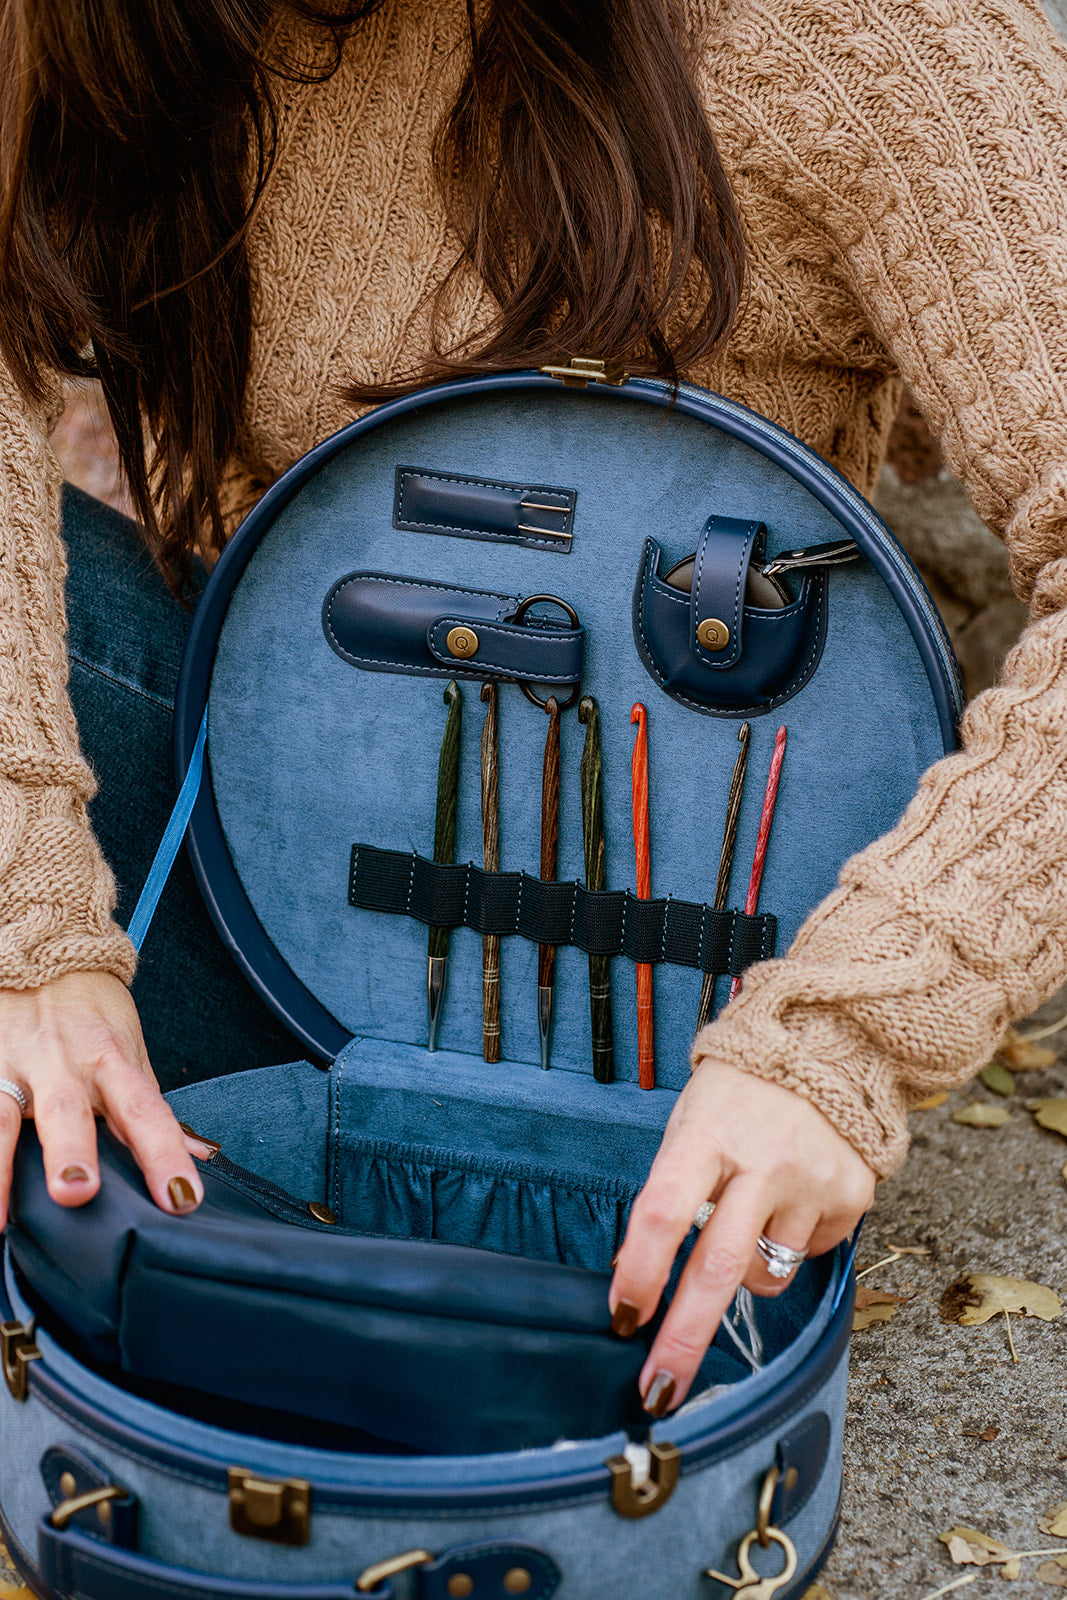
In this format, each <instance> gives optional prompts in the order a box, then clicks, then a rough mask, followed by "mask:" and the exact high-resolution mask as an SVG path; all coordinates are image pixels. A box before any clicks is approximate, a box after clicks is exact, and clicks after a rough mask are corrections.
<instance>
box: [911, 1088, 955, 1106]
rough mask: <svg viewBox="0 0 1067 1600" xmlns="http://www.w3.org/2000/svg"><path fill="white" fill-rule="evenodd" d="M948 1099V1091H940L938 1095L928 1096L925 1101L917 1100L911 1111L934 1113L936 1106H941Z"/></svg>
mask: <svg viewBox="0 0 1067 1600" xmlns="http://www.w3.org/2000/svg"><path fill="white" fill-rule="evenodd" d="M947 1099H948V1090H947V1089H942V1090H941V1091H940V1093H939V1094H928V1095H927V1097H926V1099H925V1100H919V1101H918V1102H917V1103H916V1104H915V1105H913V1106H912V1108H911V1109H912V1110H913V1111H936V1110H937V1108H938V1106H943V1105H944V1103H945V1101H946V1100H947Z"/></svg>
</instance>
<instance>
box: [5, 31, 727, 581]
mask: <svg viewBox="0 0 1067 1600" xmlns="http://www.w3.org/2000/svg"><path fill="white" fill-rule="evenodd" d="M380 3H381V0H348V3H345V0H322V3H320V4H315V3H313V0H127V3H120V0H48V4H40V3H37V0H0V60H6V61H7V62H8V63H9V65H8V69H7V71H6V72H5V74H4V78H3V82H2V84H0V184H2V191H0V352H2V354H3V356H4V358H5V360H6V361H7V363H8V365H9V367H10V369H11V370H12V372H13V374H14V375H15V377H16V379H17V381H18V382H19V384H20V386H21V388H22V389H23V391H24V392H25V393H26V394H27V396H28V397H31V398H34V397H36V398H40V396H41V395H42V394H43V392H44V389H45V381H46V380H45V377H44V374H45V372H46V370H48V369H52V370H55V371H58V372H61V373H66V374H93V373H95V374H97V375H99V377H100V379H101V382H102V385H103V391H104V396H105V399H106V402H107V406H108V410H109V412H110V415H111V419H112V422H113V425H114V428H115V433H116V436H117V439H118V445H119V450H120V453H121V456H122V463H123V467H124V470H125V473H126V476H127V479H128V482H129V487H130V491H131V494H132V497H133V501H134V504H135V506H136V509H137V512H138V515H139V517H140V519H141V521H142V524H143V527H144V529H145V537H146V539H147V542H148V545H149V548H150V549H151V550H152V553H153V555H154V556H155V559H156V560H157V562H158V563H159V565H160V567H161V569H162V571H163V573H164V574H165V576H166V577H167V580H168V582H169V583H170V584H171V585H172V587H174V588H175V589H179V588H181V586H182V585H183V584H184V583H185V582H186V581H187V579H188V576H189V571H190V564H191V560H192V555H193V552H194V550H195V549H196V547H197V542H198V540H199V541H201V542H202V544H203V545H205V546H207V547H209V548H213V549H220V548H221V546H222V543H223V540H224V531H223V526H222V517H221V512H220V507H219V492H218V486H219V482H220V479H221V475H222V470H223V468H224V466H225V463H226V461H227V458H228V457H229V455H230V453H231V451H232V449H233V446H234V443H235V440H236V438H237V431H238V423H239V418H240V411H241V404H242V399H243V393H244V387H245V382H246V379H247V373H248V362H249V346H250V339H251V305H250V288H249V263H248V255H247V248H246V237H247V228H248V221H249V217H250V215H251V212H252V210H253V208H254V206H255V205H256V203H257V201H258V199H259V196H260V195H261V193H262V190H263V185H264V182H265V180H266V176H267V174H268V172H269V170H270V165H271V162H272V159H273V155H274V145H275V120H274V102H273V96H272V88H273V84H274V82H275V81H276V80H277V79H278V78H279V77H289V78H296V79H300V80H302V81H316V80H319V79H324V78H326V77H328V76H329V74H330V73H331V72H332V71H333V70H335V68H336V65H337V62H338V60H339V57H340V51H341V49H342V47H343V41H344V36H345V34H346V32H347V31H348V30H350V29H351V28H352V27H353V26H354V25H356V24H358V23H359V22H360V21H361V20H362V19H363V18H365V17H366V16H368V15H369V14H370V13H371V12H372V11H374V10H376V9H377V7H378V5H379V4H380ZM673 3H674V0H483V3H482V4H481V5H480V6H479V5H476V4H475V0H467V10H468V17H469V25H470V39H471V56H470V65H469V69H468V71H467V74H466V77H465V80H464V82H463V84H462V87H461V88H460V91H459V94H458V96H457V99H456V103H455V105H454V107H453V108H452V111H451V113H450V114H449V116H448V117H447V118H446V119H445V120H444V122H443V123H442V125H441V128H440V129H439V130H438V134H437V139H436V143H435V162H436V167H437V175H438V180H439V184H440V187H441V191H442V194H443V196H444V198H445V203H446V205H447V209H448V215H449V218H450V221H451V222H452V225H453V227H454V229H455V231H456V233H457V234H458V236H459V238H460V240H461V242H462V255H461V257H460V258H459V259H458V260H457V262H456V265H455V267H454V268H453V272H452V274H451V275H450V278H449V279H448V280H446V282H445V284H444V285H443V286H442V287H441V290H440V291H439V298H438V305H439V306H440V305H442V304H443V303H444V299H445V297H446V296H447V294H448V293H449V290H450V288H451V287H452V285H453V281H454V278H455V275H456V273H457V272H458V271H459V270H460V269H461V268H462V267H463V265H464V263H467V264H469V265H471V266H473V268H474V269H475V271H476V272H478V273H479V274H480V275H481V278H482V280H483V281H484V283H485V284H486V286H487V288H488V289H489V290H490V292H491V293H492V295H493V296H494V297H495V299H496V301H497V304H498V306H499V313H498V315H497V317H496V319H495V321H494V323H493V325H492V326H491V327H490V328H487V329H485V330H483V332H482V334H481V335H480V336H479V338H478V339H477V340H476V341H472V342H471V343H470V344H469V345H468V346H467V347H465V348H463V349H461V350H446V349H442V348H440V347H439V344H438V342H437V341H435V348H434V349H432V350H430V351H428V352H427V353H426V361H425V363H424V364H423V365H422V366H421V367H420V369H419V371H418V372H412V373H409V374H406V375H405V376H404V377H403V379H402V380H401V381H399V382H397V383H395V384H393V385H385V386H381V385H379V386H374V387H370V386H363V385H353V386H352V388H351V389H350V390H349V394H350V397H351V398H352V399H353V400H355V401H361V402H365V401H367V400H377V399H381V398H383V397H385V396H386V395H387V394H389V393H395V392H398V391H399V390H401V389H403V388H405V387H411V386H412V385H413V384H414V383H416V382H418V381H425V380H426V379H428V378H433V377H436V376H441V375H443V374H445V373H455V372H464V371H473V370H485V369H486V368H498V369H505V368H514V367H520V366H529V365H541V364H543V363H545V362H547V361H549V360H552V359H554V358H560V357H561V356H562V357H563V358H564V359H565V358H566V355H567V353H573V354H592V355H598V356H602V357H606V358H611V359H617V360H622V361H625V362H626V363H627V364H628V365H629V366H630V367H631V369H633V370H637V371H644V372H652V373H657V374H660V375H662V376H665V377H668V378H670V379H672V380H673V379H675V378H676V376H677V372H678V369H679V368H681V367H685V366H686V365H688V364H689V363H691V362H692V361H694V360H696V359H697V358H698V357H701V356H704V355H706V354H707V353H708V352H709V351H711V350H713V349H715V348H717V347H718V346H719V345H720V344H721V343H722V341H723V340H724V339H725V337H726V335H727V334H728V332H729V329H730V327H731V324H732V322H733V319H734V317H735V315H736V310H737V305H738V300H739V296H740V291H741V284H742V280H743V275H744V248H743V244H742V239H741V230H740V225H739V222H738V219H737V214H736V211H735V209H734V205H733V200H732V198H731V195H730V191H729V186H728V184H727V181H726V177H725V174H724V172H723V169H722V165H721V162H720V160H719V157H718V153H717V151H716V149H715V144H714V140H713V138H712V134H711V130H710V128H709V126H708V123H707V119H706V117H705V116H704V113H703V110H702V108H701V105H700V102H699V100H698V98H697V95H696V91H695V89H694V86H693V81H692V76H691V60H692V51H691V41H690V40H689V39H688V38H687V36H686V34H685V30H684V28H683V27H682V24H681V22H680V19H679V17H678V16H677V15H676V14H675V13H674V11H673ZM280 12H288V13H290V14H293V15H295V16H296V17H298V18H300V19H302V20H303V21H304V22H305V23H306V24H308V26H307V27H306V28H305V29H304V30H302V36H303V37H304V38H305V39H306V40H307V45H306V54H307V59H298V60H294V59H281V58H279V57H278V56H277V55H276V54H274V53H273V52H272V49H271V47H270V45H269V44H268V43H266V42H265V41H267V40H269V39H270V38H271V37H272V36H273V33H272V30H271V24H272V22H273V20H274V18H275V17H276V15H277V14H278V13H280ZM250 172H251V174H252V178H251V182H250V180H249V173H250ZM700 279H703V281H702V282H701V281H700ZM146 447H147V448H146Z"/></svg>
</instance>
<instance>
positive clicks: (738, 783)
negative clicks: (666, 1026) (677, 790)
mask: <svg viewBox="0 0 1067 1600" xmlns="http://www.w3.org/2000/svg"><path fill="white" fill-rule="evenodd" d="M751 735H752V727H751V725H750V724H749V723H747V722H742V724H741V726H740V728H738V730H737V737H738V740H739V741H740V744H741V748H740V750H739V751H738V752H737V760H736V761H735V762H734V773H733V777H732V778H731V779H730V793H729V795H728V796H727V799H726V825H725V827H724V828H723V831H722V849H721V850H720V852H719V876H718V878H717V879H716V880H715V899H714V901H713V902H712V910H713V911H723V910H725V908H726V902H727V900H728V898H729V895H730V869H731V868H732V866H733V864H734V846H735V845H736V843H737V819H738V817H739V816H740V814H741V795H742V792H743V790H744V787H745V772H746V770H747V768H748V742H749V739H750V737H751ZM714 1004H715V973H714V972H705V974H704V981H703V983H702V984H701V986H700V1009H699V1011H698V1012H697V1032H698V1033H699V1032H700V1030H701V1028H703V1027H706V1026H707V1024H708V1023H709V1022H710V1021H711V1008H712V1006H713V1005H714Z"/></svg>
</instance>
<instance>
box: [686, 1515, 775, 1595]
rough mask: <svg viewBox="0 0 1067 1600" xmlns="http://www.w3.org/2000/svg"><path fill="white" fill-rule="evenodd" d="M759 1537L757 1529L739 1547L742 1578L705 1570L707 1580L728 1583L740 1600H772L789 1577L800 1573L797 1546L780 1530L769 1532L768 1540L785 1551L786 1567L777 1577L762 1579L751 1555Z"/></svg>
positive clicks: (738, 1564)
mask: <svg viewBox="0 0 1067 1600" xmlns="http://www.w3.org/2000/svg"><path fill="white" fill-rule="evenodd" d="M758 1538H759V1535H758V1533H757V1532H756V1530H755V1528H753V1530H752V1532H751V1533H746V1534H745V1537H744V1538H743V1539H742V1540H741V1543H740V1544H739V1545H738V1547H737V1570H738V1571H739V1572H740V1574H741V1576H740V1577H739V1578H728V1577H727V1576H726V1574H725V1573H723V1572H716V1571H715V1569H714V1568H713V1567H706V1568H705V1569H704V1576H705V1577H706V1578H716V1579H718V1581H719V1583H725V1584H727V1585H728V1586H729V1587H730V1588H731V1589H733V1590H734V1592H735V1594H736V1595H737V1596H738V1600H772V1596H773V1595H775V1594H777V1592H778V1590H779V1589H784V1588H785V1585H786V1584H787V1583H788V1582H789V1580H790V1578H791V1577H792V1576H793V1574H794V1573H795V1572H796V1570H797V1552H796V1546H795V1545H794V1543H793V1541H792V1539H790V1538H789V1536H788V1535H787V1534H784V1533H780V1532H779V1531H778V1529H777V1528H768V1529H767V1538H768V1539H773V1541H774V1543H775V1544H778V1545H781V1547H782V1549H783V1550H784V1551H785V1566H784V1567H783V1568H782V1570H781V1572H779V1573H778V1575H777V1577H774V1578H761V1577H760V1575H759V1573H758V1572H757V1571H756V1569H755V1567H754V1566H753V1565H752V1563H751V1561H750V1560H749V1559H748V1552H749V1551H750V1550H751V1549H752V1546H753V1545H754V1544H755V1542H756V1540H757V1539H758Z"/></svg>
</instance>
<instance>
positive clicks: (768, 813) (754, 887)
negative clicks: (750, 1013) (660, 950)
mask: <svg viewBox="0 0 1067 1600" xmlns="http://www.w3.org/2000/svg"><path fill="white" fill-rule="evenodd" d="M785 741H786V730H785V729H784V728H779V729H778V732H777V734H776V735H775V739H774V754H773V755H772V756H771V770H770V772H769V773H768V774H767V789H766V792H765V793H764V796H763V812H762V814H761V816H760V819H759V832H758V833H757V835H756V850H755V854H754V855H753V857H752V873H751V876H750V877H749V880H748V897H747V899H746V900H745V916H746V917H754V916H755V915H756V908H757V906H758V905H759V889H760V884H761V883H762V881H763V863H764V862H765V861H766V859H767V841H768V840H769V838H770V836H771V822H772V821H773V819H774V804H775V801H776V800H777V799H778V779H779V778H780V777H781V776H782V762H783V761H784V760H785ZM740 987H741V979H740V977H736V978H734V980H733V982H732V983H731V984H730V996H729V998H730V999H731V1000H732V999H733V997H734V995H735V994H736V993H737V991H738V989H740Z"/></svg>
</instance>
